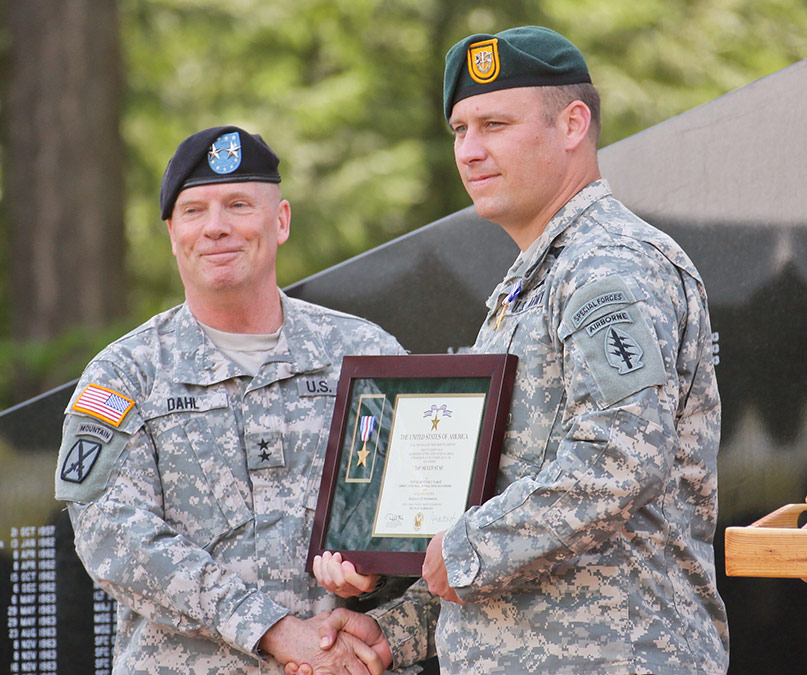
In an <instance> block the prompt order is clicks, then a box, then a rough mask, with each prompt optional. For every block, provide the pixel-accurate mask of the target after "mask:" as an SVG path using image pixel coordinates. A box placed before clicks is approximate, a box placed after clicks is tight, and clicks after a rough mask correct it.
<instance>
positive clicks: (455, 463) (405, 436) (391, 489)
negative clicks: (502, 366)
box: [372, 393, 485, 538]
mask: <svg viewBox="0 0 807 675" xmlns="http://www.w3.org/2000/svg"><path fill="white" fill-rule="evenodd" d="M484 410H485V394H484V393H473V394H461V393H460V394H399V395H398V396H397V397H396V399H395V406H394V415H393V420H392V428H391V431H390V439H389V450H388V453H387V454H388V457H387V463H386V465H385V467H384V475H383V478H382V481H381V488H380V494H379V498H378V503H377V509H376V514H375V519H374V522H373V528H372V536H373V537H425V538H431V537H433V536H434V535H435V534H436V533H437V532H440V531H441V530H445V529H447V528H448V527H449V526H451V525H452V524H453V523H454V522H455V521H456V520H457V519H458V518H459V517H460V515H462V513H463V512H464V511H465V510H466V508H467V501H468V493H469V491H470V488H471V479H472V475H473V470H474V465H475V462H476V448H477V444H478V440H479V433H480V429H481V426H482V416H483V413H484Z"/></svg>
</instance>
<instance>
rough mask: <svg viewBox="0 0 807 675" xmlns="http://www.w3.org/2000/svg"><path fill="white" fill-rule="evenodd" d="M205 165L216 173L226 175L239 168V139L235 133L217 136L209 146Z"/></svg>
mask: <svg viewBox="0 0 807 675" xmlns="http://www.w3.org/2000/svg"><path fill="white" fill-rule="evenodd" d="M207 163H208V164H210V168H211V169H213V171H215V172H216V173H220V174H227V173H232V172H233V171H235V170H236V169H237V168H238V167H239V166H241V137H240V136H239V135H238V132H237V131H232V132H230V133H227V134H222V135H221V136H219V137H218V138H217V139H216V140H215V141H213V144H212V145H211V146H210V150H209V151H208V153H207Z"/></svg>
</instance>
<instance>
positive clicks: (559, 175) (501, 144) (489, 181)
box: [449, 87, 590, 249]
mask: <svg viewBox="0 0 807 675" xmlns="http://www.w3.org/2000/svg"><path fill="white" fill-rule="evenodd" d="M577 103H578V104H579V106H582V104H581V103H579V102H577ZM573 108H575V104H570V106H568V107H567V108H565V109H564V110H563V111H561V112H560V113H559V114H558V115H557V116H556V117H555V119H554V121H552V122H548V121H547V119H546V117H547V116H546V114H545V109H544V103H543V101H542V98H541V94H540V89H539V88H538V87H519V88H511V89H503V90H500V91H493V92H488V93H485V94H480V95H477V96H471V97H469V98H465V99H462V100H461V101H459V102H457V103H456V104H455V105H454V108H453V110H452V114H451V118H450V120H449V124H450V126H451V128H452V130H453V131H454V159H455V161H456V163H457V169H458V170H459V173H460V177H461V178H462V182H463V184H464V185H465V189H466V190H467V191H468V194H469V195H470V197H471V199H472V200H473V202H474V206H475V207H476V211H477V213H479V215H480V216H482V217H483V218H487V219H488V220H491V221H493V222H494V223H497V224H498V225H501V226H502V227H503V228H504V229H505V230H506V231H507V233H508V234H509V235H510V236H511V237H512V238H513V239H514V240H515V242H516V243H517V244H518V245H519V246H520V247H521V248H522V249H525V248H527V246H529V244H530V243H532V242H533V241H534V240H535V238H536V237H538V235H540V233H541V232H542V231H543V229H544V227H545V226H546V223H547V222H549V219H550V218H551V217H552V216H553V215H554V214H555V213H556V212H557V211H558V210H559V209H560V208H561V207H562V206H563V205H564V204H565V203H566V202H567V201H568V200H569V199H570V198H571V197H572V196H573V195H574V194H576V193H577V192H578V191H579V189H580V188H581V187H582V186H584V185H586V184H587V183H588V182H590V181H589V179H588V177H586V178H585V182H583V183H582V185H580V181H581V180H583V177H582V176H580V175H579V168H580V167H579V164H578V162H577V160H576V159H575V154H576V153H577V150H578V148H579V147H580V143H581V140H582V136H581V133H580V130H581V123H583V122H585V120H581V119H578V118H576V117H575V115H579V113H581V110H580V109H579V108H578V109H576V110H573ZM583 108H585V106H583ZM585 110H586V111H587V108H586V109H585ZM583 116H584V117H585V113H584V112H583ZM586 129H587V125H586Z"/></svg>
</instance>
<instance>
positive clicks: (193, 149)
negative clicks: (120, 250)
mask: <svg viewBox="0 0 807 675" xmlns="http://www.w3.org/2000/svg"><path fill="white" fill-rule="evenodd" d="M279 163H280V160H279V159H278V157H277V155H276V154H275V153H274V151H273V150H272V148H270V147H269V146H268V145H267V144H266V142H265V141H264V140H263V139H262V138H261V137H260V136H259V135H258V134H250V133H249V132H247V131H244V130H243V129H239V128H238V127H212V128H210V129H205V130H203V131H199V132H197V133H195V134H193V136H189V137H188V138H186V139H185V140H184V141H182V143H180V144H179V147H178V148H177V151H176V152H175V153H174V156H173V157H172V158H171V159H170V160H169V161H168V166H167V167H165V173H164V174H163V181H162V185H161V187H160V210H161V212H162V219H163V220H167V219H168V218H170V217H171V213H172V211H173V210H174V203H175V202H176V200H177V197H178V196H179V193H180V192H182V190H184V189H185V188H189V187H193V186H195V185H207V184H209V183H243V182H246V181H262V182H264V183H279V182H280V173H278V170H277V166H278V164H279Z"/></svg>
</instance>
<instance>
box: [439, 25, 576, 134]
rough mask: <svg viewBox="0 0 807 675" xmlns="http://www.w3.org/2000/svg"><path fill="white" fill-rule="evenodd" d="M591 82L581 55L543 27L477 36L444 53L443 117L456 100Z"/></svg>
mask: <svg viewBox="0 0 807 675" xmlns="http://www.w3.org/2000/svg"><path fill="white" fill-rule="evenodd" d="M579 82H589V83H590V82H591V76H590V75H589V72H588V67H587V66H586V61H585V59H584V58H583V55H582V54H581V53H580V50H579V49H577V47H575V46H574V45H573V44H572V43H571V42H569V41H568V40H567V39H566V38H565V37H563V36H562V35H560V34H559V33H556V32H555V31H553V30H550V29H549V28H543V27H542V26H520V27H518V28H509V29H508V30H504V31H502V32H501V33H496V35H488V34H485V33H478V34H476V35H471V36H469V37H467V38H465V39H464V40H460V41H459V42H458V43H457V44H455V45H454V46H453V47H452V48H451V49H449V51H448V54H446V72H445V78H444V79H443V109H444V110H443V112H444V113H445V116H446V120H447V119H449V117H451V110H452V109H453V108H454V104H455V103H456V102H457V101H461V100H462V99H464V98H468V97H469V96H476V95H477V94H486V93H487V92H489V91H497V90H499V89H511V88H514V87H546V86H561V85H564V84H577V83H579Z"/></svg>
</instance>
